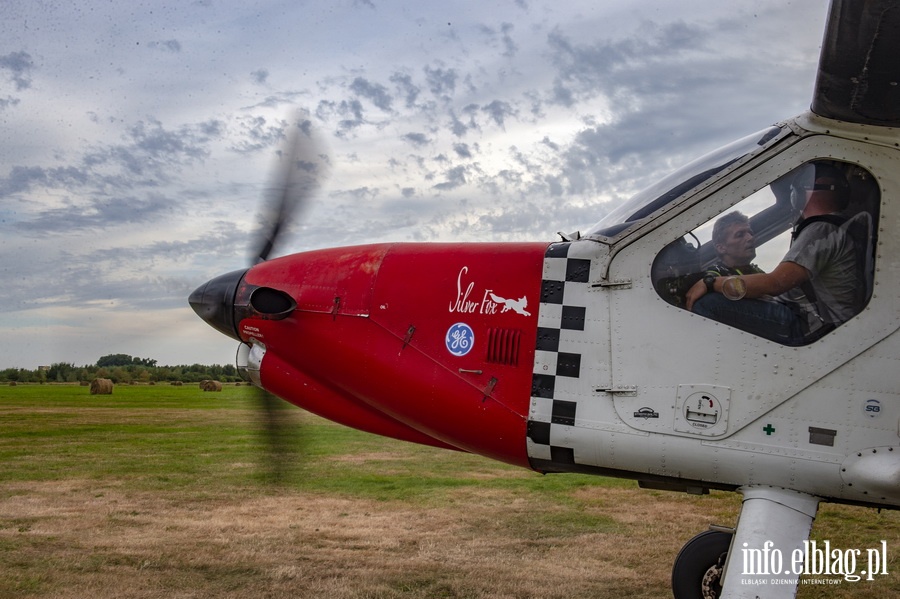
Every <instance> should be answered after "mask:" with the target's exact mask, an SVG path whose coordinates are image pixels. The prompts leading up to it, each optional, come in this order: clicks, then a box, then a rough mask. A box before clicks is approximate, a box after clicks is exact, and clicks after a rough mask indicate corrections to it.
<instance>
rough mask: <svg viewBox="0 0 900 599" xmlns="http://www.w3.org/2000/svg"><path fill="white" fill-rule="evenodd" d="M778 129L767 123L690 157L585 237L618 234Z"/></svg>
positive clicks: (756, 147)
mask: <svg viewBox="0 0 900 599" xmlns="http://www.w3.org/2000/svg"><path fill="white" fill-rule="evenodd" d="M781 131H782V129H781V128H780V127H769V128H768V129H764V130H762V131H759V132H757V133H754V134H753V135H748V136H747V137H744V138H742V139H739V140H737V141H735V142H732V143H731V144H729V145H727V146H725V147H723V148H719V149H718V150H716V151H714V152H712V153H710V154H707V155H705V156H702V157H700V158H698V159H697V160H694V161H693V162H691V163H689V164H687V165H685V166H683V167H682V168H680V169H678V170H677V171H675V172H674V173H671V174H670V175H668V176H666V177H664V178H663V179H661V180H660V181H658V182H657V183H655V184H653V185H651V186H650V187H648V188H647V189H644V190H643V191H641V192H638V193H637V194H636V195H635V196H634V197H632V198H631V199H630V200H628V201H627V202H625V203H624V204H622V205H621V206H618V207H617V208H615V209H614V210H613V211H612V212H610V213H609V214H607V215H606V216H605V217H603V219H602V220H601V221H600V222H598V223H597V224H596V225H594V226H593V227H591V229H590V230H589V231H588V232H587V234H586V237H595V238H609V237H615V236H617V235H619V234H621V233H622V232H624V231H625V230H627V229H630V228H631V227H633V226H635V225H637V224H639V223H640V222H642V221H643V220H644V219H645V218H647V217H648V216H650V215H651V214H653V213H654V212H656V211H657V210H659V209H660V208H663V207H664V206H667V205H668V204H670V203H671V202H672V201H674V200H676V199H677V198H679V197H681V196H683V195H684V194H685V193H687V192H688V191H690V190H692V189H695V188H697V187H699V186H700V185H701V184H703V183H704V182H706V181H708V180H710V179H711V178H712V177H713V176H714V175H716V174H717V173H719V172H721V171H722V170H723V169H725V168H726V167H727V166H729V165H730V164H733V163H734V162H736V161H738V160H740V159H741V158H743V157H744V156H747V155H748V154H751V153H753V152H754V151H756V150H759V149H760V148H762V147H763V146H765V145H766V144H768V143H769V142H770V141H772V140H773V139H775V138H776V137H777V136H778V134H779V133H780V132H781Z"/></svg>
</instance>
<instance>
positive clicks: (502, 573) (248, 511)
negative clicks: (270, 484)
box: [0, 481, 667, 599]
mask: <svg viewBox="0 0 900 599" xmlns="http://www.w3.org/2000/svg"><path fill="white" fill-rule="evenodd" d="M5 491H6V494H5V496H4V497H3V498H2V499H0V513H2V514H3V515H4V516H3V518H2V520H0V523H2V527H0V543H2V544H3V547H4V548H7V549H10V550H14V552H15V557H14V558H12V556H10V555H9V554H7V558H8V561H7V564H6V565H7V566H12V565H17V566H18V569H17V572H16V573H13V574H8V575H7V577H6V579H5V583H4V587H3V588H2V590H3V591H4V592H3V593H2V594H3V595H4V596H17V595H18V596H29V595H31V594H34V595H35V596H42V597H59V598H69V597H72V598H74V597H85V596H91V597H93V598H94V599H104V598H106V597H122V596H128V597H174V596H183V597H248V596H253V597H325V596H327V597H336V598H345V597H346V598H350V597H432V596H440V597H485V598H488V597H560V598H562V597H566V598H570V597H587V596H592V595H595V594H597V593H600V591H601V589H602V590H604V591H603V593H602V594H601V595H597V596H604V595H606V593H607V592H609V591H610V590H611V589H613V588H619V587H620V586H621V585H622V584H624V583H625V582H626V581H627V582H628V584H629V588H630V589H631V591H630V592H632V595H634V591H639V592H638V595H637V596H642V595H641V594H640V592H647V593H649V592H650V591H651V590H653V593H652V594H653V595H655V596H658V595H659V592H661V591H662V590H663V589H664V588H665V585H666V578H667V574H666V573H665V570H666V568H665V567H663V568H659V570H660V572H661V573H660V574H659V575H655V576H648V574H647V573H646V572H643V571H641V570H642V568H634V567H631V566H629V565H628V564H629V563H630V562H632V563H636V564H641V563H642V560H641V559H640V553H641V551H642V549H641V547H640V546H641V545H642V543H640V542H637V541H636V542H633V543H623V542H622V538H621V536H619V535H618V534H616V533H609V532H600V533H591V532H589V531H582V532H581V533H580V534H577V535H574V536H569V537H567V538H564V539H563V538H560V537H554V536H553V535H551V534H541V535H534V534H531V532H529V530H528V529H529V527H528V519H529V514H531V513H532V512H533V510H535V509H536V508H537V506H535V505H531V504H529V502H528V501H527V500H524V499H522V498H518V499H517V500H514V501H512V502H511V503H506V504H501V502H499V501H498V498H497V497H490V498H486V499H489V500H488V501H484V502H480V501H478V500H477V499H478V498H477V497H471V498H470V500H472V501H467V502H461V503H459V504H456V505H455V506H451V507H450V508H427V507H426V508H415V509H412V508H409V507H404V506H403V505H402V504H398V503H391V502H379V501H375V500H362V499H347V498H335V497H327V496H321V495H316V494H303V493H292V492H283V493H278V494H268V495H267V494H260V493H258V492H247V493H246V494H245V495H244V496H243V497H242V496H240V495H241V494H240V493H237V494H236V495H233V496H227V497H226V496H212V497H205V498H201V499H197V500H196V501H185V500H184V499H183V498H182V499H177V500H172V499H167V498H165V497H160V496H159V495H158V494H154V493H137V492H130V491H129V492H126V491H123V490H121V489H118V488H116V487H115V486H109V485H106V486H103V487H97V486H96V485H95V484H93V483H91V482H88V481H64V482H47V483H37V484H36V483H28V484H17V485H15V486H12V487H7V488H6V489H5ZM523 526H524V528H525V530H524V531H522V530H521V529H522V527H523ZM542 527H544V525H543V524H535V528H542ZM523 532H524V534H523ZM11 561H14V562H15V564H13V563H11ZM642 589H643V590H642ZM646 596H651V595H646Z"/></svg>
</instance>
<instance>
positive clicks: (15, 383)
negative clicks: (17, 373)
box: [9, 381, 19, 387]
mask: <svg viewBox="0 0 900 599" xmlns="http://www.w3.org/2000/svg"><path fill="white" fill-rule="evenodd" d="M18 384H19V383H17V382H16V381H10V382H9V386H10V387H15V386H17V385H18Z"/></svg>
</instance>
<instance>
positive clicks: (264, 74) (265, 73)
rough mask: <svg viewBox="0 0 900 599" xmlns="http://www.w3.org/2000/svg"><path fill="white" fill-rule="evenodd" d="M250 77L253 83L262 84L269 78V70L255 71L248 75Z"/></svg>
mask: <svg viewBox="0 0 900 599" xmlns="http://www.w3.org/2000/svg"><path fill="white" fill-rule="evenodd" d="M250 76H251V77H252V78H253V81H254V82H255V83H259V84H263V83H265V82H266V80H268V78H269V70H268V69H257V70H255V71H253V72H252V73H250Z"/></svg>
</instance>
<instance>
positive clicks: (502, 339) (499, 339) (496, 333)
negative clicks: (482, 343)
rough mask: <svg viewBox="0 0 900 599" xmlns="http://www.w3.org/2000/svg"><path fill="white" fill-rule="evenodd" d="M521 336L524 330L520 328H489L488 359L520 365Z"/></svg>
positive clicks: (496, 362) (495, 362) (494, 361)
mask: <svg viewBox="0 0 900 599" xmlns="http://www.w3.org/2000/svg"><path fill="white" fill-rule="evenodd" d="M521 338H522V331H520V330H518V329H488V343H487V347H488V349H487V361H488V362H492V363H494V364H504V365H506V366H518V365H519V340H520V339H521Z"/></svg>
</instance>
